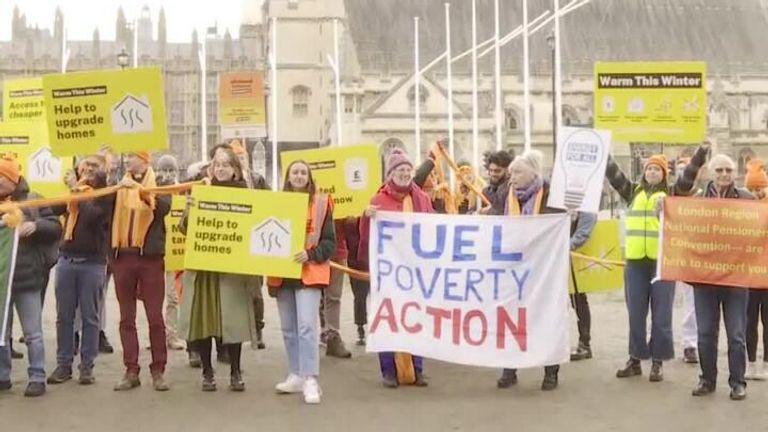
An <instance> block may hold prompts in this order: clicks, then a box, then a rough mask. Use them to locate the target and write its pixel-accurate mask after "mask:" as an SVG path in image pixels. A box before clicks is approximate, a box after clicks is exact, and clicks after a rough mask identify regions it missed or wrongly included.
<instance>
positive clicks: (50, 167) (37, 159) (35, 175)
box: [27, 146, 61, 182]
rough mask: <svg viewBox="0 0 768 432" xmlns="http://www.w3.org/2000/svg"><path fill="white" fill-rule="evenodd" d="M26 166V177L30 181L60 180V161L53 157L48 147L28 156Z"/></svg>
mask: <svg viewBox="0 0 768 432" xmlns="http://www.w3.org/2000/svg"><path fill="white" fill-rule="evenodd" d="M41 163H42V165H40V164H41ZM27 165H28V166H27V171H28V177H29V180H31V181H45V182H55V181H59V179H60V178H61V160H60V159H58V158H57V157H55V156H54V155H53V151H52V150H51V148H50V147H48V146H43V147H40V148H39V149H37V151H35V152H34V153H32V154H31V155H29V160H28V163H27Z"/></svg>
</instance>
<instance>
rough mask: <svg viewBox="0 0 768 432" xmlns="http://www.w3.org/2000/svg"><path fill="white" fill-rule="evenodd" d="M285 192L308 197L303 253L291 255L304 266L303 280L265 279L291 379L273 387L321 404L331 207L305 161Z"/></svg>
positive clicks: (294, 167) (292, 172)
mask: <svg viewBox="0 0 768 432" xmlns="http://www.w3.org/2000/svg"><path fill="white" fill-rule="evenodd" d="M283 184H284V185H285V186H284V190H285V191H286V192H298V193H304V194H307V196H308V197H307V198H308V199H307V202H308V216H307V238H306V242H305V244H306V249H304V250H302V251H301V252H299V253H298V254H296V255H295V256H294V259H295V260H296V262H298V263H300V264H302V271H301V279H279V278H272V277H270V278H269V279H268V282H267V283H268V285H269V288H270V294H272V293H274V292H275V291H276V293H277V294H276V295H277V309H278V311H279V313H280V325H281V327H282V330H283V341H284V342H285V350H286V352H287V354H288V368H289V374H288V377H287V378H286V379H285V381H283V382H281V383H279V384H277V385H276V386H275V389H277V392H278V393H282V394H289V393H303V394H304V402H306V403H308V404H318V403H320V396H321V395H322V391H321V390H320V384H319V383H318V382H317V377H318V376H319V375H320V347H319V346H318V310H319V308H320V298H321V295H322V292H321V290H322V289H324V288H327V287H328V284H329V283H330V279H331V267H330V263H329V260H330V259H331V257H332V256H333V254H334V253H335V252H336V232H335V229H334V225H333V202H332V201H331V199H330V196H329V195H327V194H323V193H317V192H316V191H317V189H316V187H315V181H314V180H313V178H312V170H310V168H309V165H308V164H307V163H306V162H304V161H295V162H293V163H291V164H290V165H289V166H288V169H287V170H286V176H285V181H284V183H283Z"/></svg>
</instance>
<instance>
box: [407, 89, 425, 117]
mask: <svg viewBox="0 0 768 432" xmlns="http://www.w3.org/2000/svg"><path fill="white" fill-rule="evenodd" d="M407 97H408V107H409V108H410V110H411V111H414V110H415V109H416V86H415V85H412V86H411V88H410V89H408V95H407ZM427 98H429V91H427V88H426V87H424V85H423V84H420V85H419V103H420V105H421V111H424V105H426V103H427Z"/></svg>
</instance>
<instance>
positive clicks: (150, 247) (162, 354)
mask: <svg viewBox="0 0 768 432" xmlns="http://www.w3.org/2000/svg"><path fill="white" fill-rule="evenodd" d="M124 165H125V171H126V174H125V177H123V179H122V180H121V181H120V185H121V186H122V188H121V189H120V190H118V191H117V194H116V196H115V204H114V212H113V215H112V236H111V245H112V251H113V254H112V255H111V259H110V265H111V267H112V271H113V273H114V277H115V290H116V292H117V301H118V303H119V304H120V341H121V342H122V345H123V363H124V364H125V369H126V370H125V375H124V376H123V378H122V379H121V380H120V381H119V382H118V383H117V385H115V390H116V391H123V390H130V389H133V388H135V387H138V386H140V385H141V382H140V381H139V339H138V335H137V332H136V301H137V300H138V299H141V300H142V301H143V302H144V309H145V310H146V314H147V321H148V322H149V341H150V348H151V351H152V363H151V364H150V366H149V368H150V372H151V373H152V385H153V387H154V389H155V390H157V391H166V390H168V389H169V388H170V386H169V385H168V383H167V382H166V380H165V378H164V374H165V366H166V363H167V358H168V349H167V346H166V334H165V321H164V319H163V300H164V299H165V263H164V257H165V221H164V219H165V215H166V214H168V212H169V211H170V208H171V202H170V197H169V196H167V195H161V196H156V195H155V194H152V193H149V192H147V191H146V189H149V188H154V187H156V186H157V184H156V180H155V172H154V171H153V170H152V167H151V166H150V155H149V153H148V152H144V151H140V152H133V153H128V154H127V155H126V156H125V158H124Z"/></svg>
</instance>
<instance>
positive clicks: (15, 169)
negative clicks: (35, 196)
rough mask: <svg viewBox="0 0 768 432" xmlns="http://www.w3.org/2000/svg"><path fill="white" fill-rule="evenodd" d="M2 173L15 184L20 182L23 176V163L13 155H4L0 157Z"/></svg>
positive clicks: (0, 170) (0, 171)
mask: <svg viewBox="0 0 768 432" xmlns="http://www.w3.org/2000/svg"><path fill="white" fill-rule="evenodd" d="M0 175H2V176H3V177H6V178H7V179H8V180H10V181H11V182H13V184H19V179H20V178H21V165H19V161H17V160H16V158H14V157H13V156H12V155H8V154H5V155H2V156H1V157H0Z"/></svg>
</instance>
